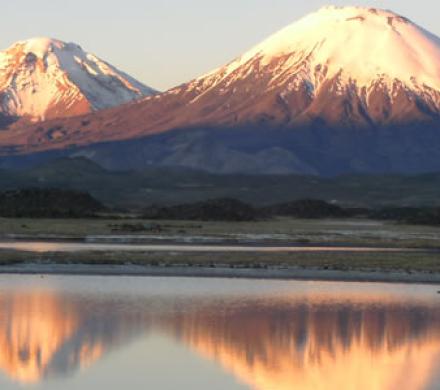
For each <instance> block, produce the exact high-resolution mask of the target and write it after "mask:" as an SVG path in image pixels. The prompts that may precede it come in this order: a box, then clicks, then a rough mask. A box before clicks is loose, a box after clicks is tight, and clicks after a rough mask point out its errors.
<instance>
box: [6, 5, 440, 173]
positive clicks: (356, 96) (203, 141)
mask: <svg viewBox="0 0 440 390" xmlns="http://www.w3.org/2000/svg"><path fill="white" fill-rule="evenodd" d="M439 42H440V40H439V39H438V38H437V37H434V36H432V35H431V34H429V33H427V32H426V31H425V30H423V29H421V28H419V27H418V26H416V25H414V24H413V23H411V22H410V21H408V20H407V19H405V18H402V17H400V16H398V15H395V14H393V13H391V12H388V11H381V10H375V9H363V8H355V7H348V8H341V9H339V8H325V9H322V10H320V11H319V12H317V13H315V14H312V15H310V16H308V17H306V18H304V19H303V20H301V21H299V22H297V23H294V24H293V25H291V26H288V27H287V28H286V29H284V30H282V31H281V32H279V33H277V34H275V35H274V36H273V37H271V38H269V39H268V40H267V41H265V42H263V43H262V44H261V45H259V46H257V47H255V48H254V49H252V50H251V51H249V52H248V53H246V54H244V55H243V56H242V57H240V58H238V59H237V60H235V61H233V62H232V63H230V64H228V65H226V66H224V67H222V68H220V69H218V70H216V71H214V72H212V73H210V74H208V75H206V76H203V77H201V78H199V79H196V80H193V81H192V82H190V83H187V84H184V85H182V86H179V87H177V88H175V89H173V90H170V91H168V92H166V93H164V94H162V95H158V96H154V97H149V98H146V99H145V100H143V101H142V102H139V103H134V104H128V105H125V106H122V107H118V108H114V109H110V110H106V111H101V112H98V113H96V114H93V115H87V116H83V117H75V118H70V119H66V120H61V121H52V122H45V123H38V124H33V125H30V126H29V124H24V123H22V122H17V123H15V124H13V125H12V126H10V127H9V128H7V129H6V130H4V131H3V132H1V133H0V145H2V148H1V149H0V153H1V154H2V155H3V156H11V155H31V157H30V158H29V159H23V158H20V159H15V158H11V157H5V158H3V159H2V164H3V166H8V165H15V164H17V163H20V164H25V163H27V162H32V163H33V162H34V161H39V160H41V159H46V158H53V157H54V156H61V155H68V156H71V155H76V156H77V155H82V156H86V157H89V158H91V159H93V160H95V161H97V162H99V163H101V164H102V165H104V166H105V167H107V168H114V169H126V168H141V167H145V166H148V165H168V166H170V165H172V166H176V165H178V166H185V167H192V168H202V169H206V170H210V171H214V172H222V173H225V172H226V173H228V172H248V173H255V172H258V173H288V172H289V173H306V174H324V175H333V174H338V173H344V172H408V173H416V172H424V171H434V170H440V43H439ZM36 153H37V155H35V154H36ZM38 153H41V154H38Z"/></svg>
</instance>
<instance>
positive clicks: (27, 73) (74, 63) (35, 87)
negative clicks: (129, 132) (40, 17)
mask: <svg viewBox="0 0 440 390" xmlns="http://www.w3.org/2000/svg"><path fill="white" fill-rule="evenodd" d="M154 92H155V91H154V90H152V89H151V88H148V87H146V86H144V85H143V84H141V83H140V82H138V81H136V80H135V79H133V78H132V77H130V76H128V75H126V74H125V73H123V72H121V71H119V70H117V69H116V68H115V67H113V66H111V65H109V64H108V63H106V62H104V61H102V60H100V59H99V58H98V57H96V56H95V55H93V54H90V53H86V52H84V51H83V50H82V49H81V47H80V46H78V45H76V44H74V43H65V42H61V41H59V40H56V39H50V38H34V39H30V40H27V41H21V42H17V43H15V44H14V45H12V46H11V47H10V48H9V49H7V50H6V51H3V52H0V112H1V113H3V114H4V115H9V116H16V117H30V118H31V119H37V120H44V119H50V118H54V117H65V116H72V115H77V114H84V113H87V112H90V111H94V110H100V109H103V108H108V107H113V106H117V105H120V104H122V103H126V102H128V101H131V100H134V99H139V98H141V97H143V96H146V95H151V94H153V93H154Z"/></svg>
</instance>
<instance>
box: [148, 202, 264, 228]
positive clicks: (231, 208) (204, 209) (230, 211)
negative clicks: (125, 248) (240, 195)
mask: <svg viewBox="0 0 440 390" xmlns="http://www.w3.org/2000/svg"><path fill="white" fill-rule="evenodd" d="M258 217H259V214H258V212H257V210H256V209H254V208H253V207H252V206H250V205H248V204H246V203H243V202H241V201H239V200H236V199H227V198H226V199H210V200H207V201H204V202H197V203H189V204H182V205H176V206H168V207H157V206H152V207H149V208H147V209H145V210H144V211H143V218H146V219H169V220H188V221H234V222H244V221H255V220H256V219H257V218H258Z"/></svg>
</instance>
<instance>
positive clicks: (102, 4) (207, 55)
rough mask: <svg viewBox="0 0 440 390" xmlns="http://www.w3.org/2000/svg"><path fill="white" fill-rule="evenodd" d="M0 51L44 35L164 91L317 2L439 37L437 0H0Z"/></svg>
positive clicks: (251, 43)
mask: <svg viewBox="0 0 440 390" xmlns="http://www.w3.org/2000/svg"><path fill="white" fill-rule="evenodd" d="M1 1H2V4H1V23H0V50H3V49H6V48H7V47H9V46H10V45H11V44H12V43H13V42H15V41H18V40H23V39H28V38H31V37H36V36H49V37H52V38H58V39H61V40H63V41H68V42H75V43H78V44H79V45H81V46H82V47H83V49H85V50H86V51H89V52H92V53H94V54H96V55H97V56H98V57H101V58H102V59H103V60H106V61H108V62H110V63H111V64H113V65H115V66H117V67H118V68H119V69H121V70H123V71H125V72H127V73H129V74H130V75H132V76H134V77H136V78H137V79H139V80H140V81H142V82H144V83H145V84H147V85H150V86H152V87H154V88H156V89H159V90H166V89H168V88H170V87H173V86H175V85H178V84H181V83H183V82H186V81H189V80H191V79H192V78H194V77H197V76H200V75H202V74H204V73H207V72H208V71H211V70H212V69H214V68H217V67H218V66H220V65H223V64H225V63H227V62H229V61H230V60H232V59H233V58H235V57H236V56H238V55H240V54H241V53H243V52H245V51H247V50H248V49H250V48H251V47H252V46H254V45H255V44H257V43H259V42H260V41H262V40H263V39H265V38H267V37H268V36H269V35H271V34H272V33H274V32H276V31H277V30H279V29H281V28H283V27H284V26H286V25H288V24H290V23H292V22H293V21H295V20H297V19H299V18H300V17H302V16H304V15H306V14H307V13H309V12H313V11H315V10H317V9H319V8H320V7H322V6H324V5H329V4H334V5H364V6H374V7H378V8H385V9H390V10H393V11H395V12H397V13H400V14H402V15H404V16H406V17H408V18H410V19H412V20H413V21H414V22H416V23H418V24H419V25H421V26H423V27H424V28H426V29H427V30H430V31H431V32H433V33H434V34H436V35H438V36H440V0H417V1H416V0H364V1H362V0H351V1H347V0H345V1H344V0H58V1H55V0H1Z"/></svg>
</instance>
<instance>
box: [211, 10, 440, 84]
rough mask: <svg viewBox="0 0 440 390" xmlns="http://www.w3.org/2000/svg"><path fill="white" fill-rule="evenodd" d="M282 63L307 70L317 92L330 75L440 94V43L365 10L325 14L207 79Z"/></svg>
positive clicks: (387, 15)
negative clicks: (320, 73)
mask: <svg viewBox="0 0 440 390" xmlns="http://www.w3.org/2000/svg"><path fill="white" fill-rule="evenodd" d="M282 57H284V58H286V57H289V58H290V60H289V61H286V63H285V65H286V66H290V69H291V70H292V71H295V70H298V67H299V64H302V65H304V64H306V66H305V67H303V68H302V71H305V72H308V73H309V75H310V81H311V82H312V83H313V84H314V85H315V86H316V85H317V84H318V82H317V80H314V73H315V69H325V70H326V78H330V77H335V76H337V75H340V76H341V78H345V81H347V82H348V81H352V82H354V83H356V85H358V86H369V85H370V84H371V83H372V82H374V81H377V80H378V79H381V78H383V79H387V80H388V81H389V83H391V84H392V82H393V81H394V80H399V81H401V82H403V83H405V84H407V85H409V86H411V87H412V86H413V85H414V84H418V85H419V86H423V85H425V86H429V87H430V88H434V89H436V90H440V40H439V38H437V37H435V36H434V35H432V34H430V33H428V32H427V31H426V30H424V29H422V28H421V27H419V26H417V25H416V24H414V23H413V22H411V21H410V20H408V19H407V18H405V17H402V16H400V15H398V14H395V13H393V12H391V11H387V10H381V9H376V8H363V7H336V6H327V7H324V8H321V9H320V10H318V11H317V12H314V13H312V14H309V15H307V16H305V17H303V18H302V19H300V20H299V21H297V22H295V23H293V24H291V25H289V26H287V27H286V28H284V29H282V30H281V31H279V32H277V33H275V34H274V35H272V36H271V37H269V38H268V39H267V40H265V41H264V42H262V43H261V44H259V45H257V46H255V47H254V48H253V49H252V50H250V51H249V52H247V53H245V54H244V55H243V56H241V57H240V58H238V59H237V60H235V61H233V62H231V63H230V64H228V65H227V66H226V67H223V68H221V69H217V70H216V71H214V72H213V73H211V74H209V75H208V76H212V75H213V74H215V73H217V72H218V71H221V72H222V73H223V75H224V76H227V75H230V74H232V73H233V72H235V71H236V70H237V69H239V68H240V67H243V66H246V64H248V63H249V62H251V61H253V60H255V59H258V60H259V64H260V66H265V65H267V64H269V63H271V62H273V61H274V59H279V58H282ZM282 71H287V69H285V68H284V69H283V70H282Z"/></svg>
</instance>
